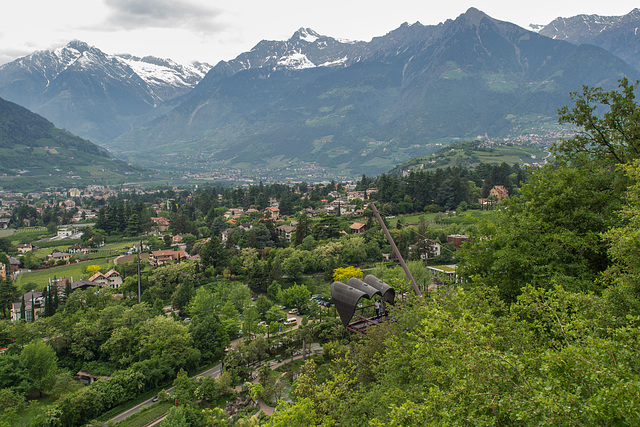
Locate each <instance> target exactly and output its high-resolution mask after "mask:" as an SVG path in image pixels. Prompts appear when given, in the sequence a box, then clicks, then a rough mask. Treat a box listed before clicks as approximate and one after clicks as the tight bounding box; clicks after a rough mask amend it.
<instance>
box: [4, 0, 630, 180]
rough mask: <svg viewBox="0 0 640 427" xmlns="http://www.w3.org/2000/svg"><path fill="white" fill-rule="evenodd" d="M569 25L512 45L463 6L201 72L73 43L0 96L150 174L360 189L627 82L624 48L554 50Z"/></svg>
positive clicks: (542, 128)
mask: <svg viewBox="0 0 640 427" xmlns="http://www.w3.org/2000/svg"><path fill="white" fill-rule="evenodd" d="M575 18H577V17H575ZM618 18H619V19H618V20H617V21H616V22H613V20H610V21H607V22H610V23H609V24H606V25H604V26H602V28H601V30H600V31H599V32H598V34H599V36H597V37H600V38H601V39H602V40H604V39H605V37H604V35H606V34H608V35H609V36H608V37H609V38H611V39H616V37H622V36H616V35H615V34H622V33H624V34H628V31H627V30H628V28H630V27H629V25H632V24H629V23H632V22H636V23H637V22H638V13H637V9H636V10H634V11H632V13H630V14H629V15H626V16H625V17H618ZM623 18H624V19H623ZM589 19H591V18H589V17H585V16H583V18H581V22H587V21H589ZM594 19H595V18H594ZM570 20H574V18H571V19H565V20H564V22H569V21H570ZM556 21H558V20H556ZM556 21H554V22H556ZM578 21H580V20H576V21H575V22H576V23H575V25H574V24H571V25H565V26H564V27H563V30H562V32H558V33H557V34H551V33H550V32H551V31H552V28H556V29H557V28H560V25H557V23H556V24H554V27H552V24H553V23H551V24H549V25H548V26H544V27H539V28H537V29H536V31H528V30H525V29H523V28H521V27H518V26H516V25H514V24H511V23H508V22H503V21H499V20H496V19H494V18H491V17H490V16H488V15H486V14H484V13H483V12H481V11H479V10H477V9H474V8H471V9H469V10H468V11H467V12H466V13H464V14H462V15H461V16H459V17H458V18H456V19H455V20H447V21H446V22H444V23H441V24H439V25H430V26H425V25H422V24H420V23H415V24H411V25H410V24H406V23H405V24H403V25H402V26H400V27H399V28H397V29H396V30H393V31H391V32H389V33H388V34H386V35H384V36H380V37H375V38H373V39H372V40H371V41H370V42H362V41H355V42H354V41H346V40H339V39H335V38H332V37H329V36H323V35H320V34H318V33H316V32H314V31H313V30H312V29H308V28H301V29H300V30H298V31H296V32H295V33H294V34H293V36H292V37H291V38H290V39H289V40H286V41H261V42H260V43H258V44H257V45H256V46H255V47H254V48H253V49H251V50H250V51H249V52H244V53H241V54H240V55H238V56H237V57H236V58H235V59H233V60H231V61H222V62H220V63H218V64H217V65H215V66H214V67H210V66H209V65H207V64H192V65H190V66H179V65H178V64H175V63H173V62H171V61H170V60H161V59H157V58H149V57H147V58H136V57H132V56H130V55H108V54H105V53H103V52H101V51H100V50H99V49H97V48H95V47H92V46H88V45H86V44H85V43H82V42H78V41H75V42H71V43H70V44H69V45H67V46H66V47H64V48H60V49H57V50H55V51H43V52H36V53H34V54H32V55H30V56H27V57H24V58H20V59H18V60H16V61H13V62H11V63H9V64H5V65H3V66H2V67H0V96H3V97H5V98H6V99H9V100H11V101H14V102H16V103H19V104H21V105H24V106H26V107H28V108H31V109H33V110H34V111H36V112H39V113H41V114H42V115H44V116H45V117H47V118H48V119H49V120H51V121H53V122H54V123H55V124H56V125H57V126H59V127H64V128H66V129H68V130H72V131H73V132H74V133H77V134H79V135H81V136H83V137H86V138H90V139H92V140H93V141H95V142H97V143H99V144H101V145H102V146H103V147H106V148H107V149H109V150H110V151H111V152H112V153H113V154H114V155H116V156H117V157H120V158H123V159H127V160H128V161H130V162H132V163H133V162H135V163H137V164H142V165H144V166H149V167H154V168H158V169H165V170H173V171H180V172H188V173H189V174H193V176H197V177H205V178H206V177H215V175H216V173H217V172H216V171H220V170H227V169H229V168H234V169H239V170H241V171H244V173H245V176H248V175H250V176H252V177H254V178H261V179H281V178H295V179H303V180H314V179H318V178H348V177H353V176H359V175H361V174H362V173H366V174H367V175H374V174H377V173H380V172H383V171H386V170H388V169H390V168H392V167H393V166H395V165H397V164H399V163H402V162H404V161H406V160H408V159H410V158H412V157H417V156H424V155H426V154H429V153H431V152H433V151H435V150H436V149H438V148H440V146H441V145H442V144H448V143H450V142H452V141H457V140H472V139H476V138H478V137H480V138H483V139H504V138H512V137H519V138H520V139H522V138H523V134H524V135H525V136H524V138H525V139H526V138H527V136H526V135H527V134H530V135H531V139H537V138H539V135H541V134H543V133H546V134H547V135H548V134H549V128H550V126H551V127H553V126H552V125H553V124H554V123H556V122H557V109H558V108H559V107H561V106H563V105H567V104H569V103H570V98H569V93H570V92H572V91H577V90H580V89H581V87H582V85H591V86H601V87H604V88H606V89H611V88H613V87H615V86H616V84H617V80H618V79H619V78H621V77H623V76H627V77H629V78H630V79H632V80H635V79H637V78H638V76H639V75H640V74H639V72H638V70H637V68H634V67H633V66H632V65H630V63H632V60H631V59H627V61H626V62H625V61H624V60H623V59H621V57H623V55H627V56H626V57H627V58H630V57H632V56H633V54H632V51H633V46H634V43H635V41H637V38H636V39H633V40H628V41H627V42H625V43H622V44H623V45H624V47H621V46H619V45H616V46H617V48H618V51H617V53H615V52H614V53H612V52H611V51H609V50H607V48H606V46H605V45H602V46H596V45H595V43H590V44H580V43H581V42H580V41H576V42H575V43H574V42H571V43H570V42H568V41H565V40H562V39H567V40H570V41H572V40H576V39H575V37H577V34H578V33H579V32H580V31H582V32H584V31H583V27H584V26H583V25H581V24H578V23H577V22H578ZM572 22H573V21H572ZM598 22H602V19H601V20H600V21H598ZM622 23H624V25H623V24H622ZM625 31H627V32H626V33H625ZM594 34H595V33H594ZM591 37H592V38H593V37H596V36H595V35H592V36H591ZM618 39H619V40H622V39H620V38H618ZM613 45H615V43H613ZM616 46H613V47H616ZM613 47H611V49H613ZM625 49H626V50H625ZM623 51H624V52H623ZM625 52H626V53H625ZM616 55H617V56H616ZM636 56H637V55H636ZM207 70H208V71H207ZM205 72H206V75H205V74H204V73H205ZM203 76H204V77H203ZM536 134H538V135H536ZM551 137H554V135H553V134H551Z"/></svg>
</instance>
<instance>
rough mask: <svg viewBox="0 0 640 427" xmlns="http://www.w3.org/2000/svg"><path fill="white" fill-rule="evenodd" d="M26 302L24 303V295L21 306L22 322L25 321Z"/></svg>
mask: <svg viewBox="0 0 640 427" xmlns="http://www.w3.org/2000/svg"><path fill="white" fill-rule="evenodd" d="M25 316H26V313H25V302H24V295H22V305H21V306H20V319H21V320H25Z"/></svg>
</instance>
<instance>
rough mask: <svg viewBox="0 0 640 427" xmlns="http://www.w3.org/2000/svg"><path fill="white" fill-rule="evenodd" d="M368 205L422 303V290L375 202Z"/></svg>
mask: <svg viewBox="0 0 640 427" xmlns="http://www.w3.org/2000/svg"><path fill="white" fill-rule="evenodd" d="M369 206H371V210H372V211H373V214H374V215H375V216H376V219H377V220H378V223H379V224H380V227H382V231H384V234H385V236H387V240H388V241H389V244H390V245H391V249H393V253H394V255H395V256H396V259H397V260H398V261H400V265H401V266H402V268H403V270H404V273H405V274H406V275H407V277H408V278H409V280H410V281H411V286H413V292H415V294H416V295H417V296H418V297H419V298H420V300H421V301H422V303H424V299H423V298H422V292H420V289H418V285H417V284H416V281H415V280H414V279H413V276H412V275H411V272H410V271H409V267H407V264H406V263H405V262H404V258H402V255H401V254H400V251H399V250H398V247H397V246H396V242H394V241H393V237H391V233H389V230H387V226H386V225H384V221H383V220H382V217H381V216H380V212H378V209H377V208H376V205H375V203H373V202H371V203H370V204H369Z"/></svg>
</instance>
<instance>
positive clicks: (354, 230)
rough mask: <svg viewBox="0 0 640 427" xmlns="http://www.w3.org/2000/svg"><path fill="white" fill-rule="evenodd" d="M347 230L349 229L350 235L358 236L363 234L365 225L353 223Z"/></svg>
mask: <svg viewBox="0 0 640 427" xmlns="http://www.w3.org/2000/svg"><path fill="white" fill-rule="evenodd" d="M349 228H350V229H351V234H360V233H364V232H365V230H366V229H367V225H366V224H363V223H361V222H354V223H353V224H351V226H350V227H349Z"/></svg>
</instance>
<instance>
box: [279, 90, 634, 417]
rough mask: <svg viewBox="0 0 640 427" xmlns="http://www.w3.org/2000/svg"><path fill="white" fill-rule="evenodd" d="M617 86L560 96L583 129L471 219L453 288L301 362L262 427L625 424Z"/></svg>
mask: <svg viewBox="0 0 640 427" xmlns="http://www.w3.org/2000/svg"><path fill="white" fill-rule="evenodd" d="M620 88H621V91H620V92H610V93H604V92H602V91H601V90H592V89H588V88H585V89H584V91H583V93H582V94H574V99H576V107H575V108H574V109H572V110H569V109H564V110H563V111H561V113H562V117H561V120H562V121H563V122H570V123H574V124H577V125H581V126H584V132H583V133H582V134H580V135H579V136H578V137H576V138H575V139H572V140H569V141H565V142H564V143H562V144H559V146H558V149H557V152H556V155H557V159H558V161H557V163H556V164H554V165H550V166H548V167H545V168H543V169H542V170H540V171H537V172H536V173H535V174H533V175H532V178H531V180H530V182H529V183H528V184H526V185H525V186H523V188H522V196H521V197H520V198H517V199H515V200H512V201H510V202H509V203H508V204H507V205H506V208H505V209H503V210H501V211H499V212H497V213H496V214H495V215H494V216H492V217H490V218H487V220H486V221H485V222H484V223H482V224H480V226H479V227H478V232H479V233H478V235H477V236H476V239H475V241H473V242H470V243H467V244H466V246H465V247H464V248H463V250H462V251H461V263H460V264H461V265H460V267H461V268H460V270H459V271H462V274H463V276H462V281H461V282H460V284H459V285H456V287H452V288H451V289H446V288H441V289H440V290H439V292H438V293H436V296H435V298H434V300H433V301H430V302H429V303H428V304H427V305H425V306H422V305H420V304H418V303H417V301H415V302H414V303H413V304H411V303H410V302H408V301H403V302H402V308H401V309H398V308H396V309H395V310H392V313H391V314H392V315H393V316H394V317H395V318H396V319H397V322H396V323H390V322H387V323H385V324H384V325H383V326H381V327H379V328H371V329H370V330H369V331H368V332H369V333H368V336H367V338H366V339H363V340H362V341H361V342H360V343H359V344H357V345H355V346H352V348H351V351H350V352H348V353H345V356H344V357H342V358H336V359H334V361H333V365H332V369H331V371H330V372H329V373H327V372H326V371H325V372H323V376H322V378H321V376H320V375H319V374H318V372H319V370H318V369H316V368H315V367H314V366H313V365H310V366H305V368H304V373H303V375H301V376H300V377H299V378H298V380H297V381H296V382H295V383H294V384H293V390H294V391H293V394H294V395H295V397H296V398H297V400H296V401H295V402H294V403H291V404H286V403H284V404H282V405H281V406H280V407H279V410H278V411H277V412H276V413H275V415H274V416H273V418H272V420H271V421H272V422H271V425H275V426H285V425H286V426H296V425H341V426H350V425H353V426H357V425H362V420H368V425H369V426H400V425H404V426H417V425H482V426H496V425H500V426H502V425H508V426H511V425H517V426H558V425H617V426H618V425H622V426H625V425H628V426H635V425H638V424H640V411H639V410H638V404H639V403H640V380H639V378H640V367H639V365H638V363H637V358H638V354H640V280H639V279H638V278H639V277H640V262H639V261H638V260H640V234H639V233H638V227H639V226H640V149H639V147H640V132H639V131H638V129H640V127H639V126H638V124H639V123H640V106H639V105H638V104H636V103H635V98H634V94H633V90H634V89H635V85H633V86H630V85H629V84H628V82H627V81H626V80H622V81H621V83H620ZM596 104H601V105H596ZM596 107H602V108H608V112H607V113H605V114H604V115H603V116H602V119H599V118H596V117H593V112H594V111H595V110H596Z"/></svg>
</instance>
